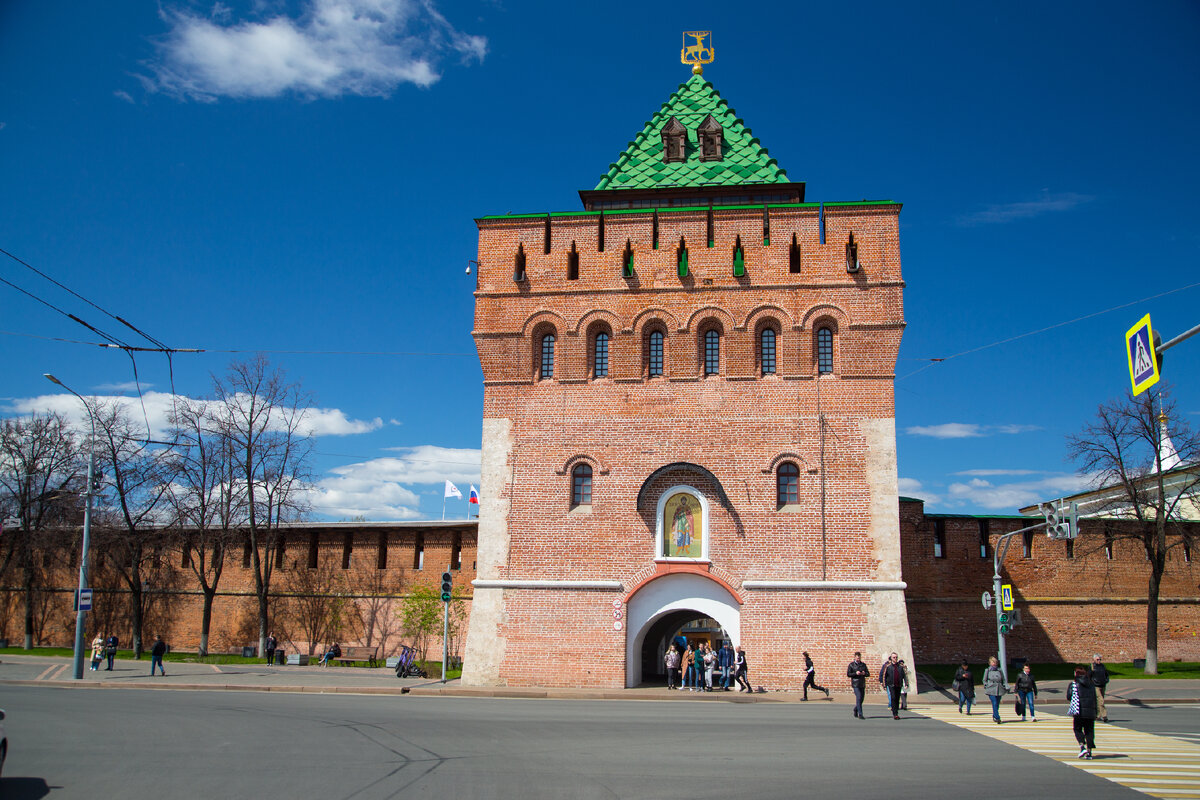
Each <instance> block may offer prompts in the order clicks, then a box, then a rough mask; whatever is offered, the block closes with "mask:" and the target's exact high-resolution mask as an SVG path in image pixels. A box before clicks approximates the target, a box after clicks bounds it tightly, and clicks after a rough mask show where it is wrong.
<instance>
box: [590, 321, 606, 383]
mask: <svg viewBox="0 0 1200 800" xmlns="http://www.w3.org/2000/svg"><path fill="white" fill-rule="evenodd" d="M592 363H593V373H592V374H593V375H595V377H597V378H607V377H608V333H607V332H605V331H600V332H599V333H597V334H596V346H595V355H594V356H593V357H592Z"/></svg>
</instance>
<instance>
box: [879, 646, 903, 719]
mask: <svg viewBox="0 0 1200 800" xmlns="http://www.w3.org/2000/svg"><path fill="white" fill-rule="evenodd" d="M879 682H880V683H882V684H883V686H884V688H886V689H887V690H888V705H889V706H891V708H892V719H900V690H901V689H902V688H904V667H902V666H900V656H899V655H897V654H896V653H892V654H891V655H890V656H888V660H887V661H886V662H884V665H883V668H882V669H881V670H879Z"/></svg>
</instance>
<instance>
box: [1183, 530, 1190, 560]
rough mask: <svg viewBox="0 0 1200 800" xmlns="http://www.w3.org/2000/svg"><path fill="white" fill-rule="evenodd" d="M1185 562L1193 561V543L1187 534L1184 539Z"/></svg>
mask: <svg viewBox="0 0 1200 800" xmlns="http://www.w3.org/2000/svg"><path fill="white" fill-rule="evenodd" d="M1183 563H1185V564H1190V563H1192V543H1191V541H1190V540H1188V538H1187V537H1186V536H1185V537H1184V539H1183Z"/></svg>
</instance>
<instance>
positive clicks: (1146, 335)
mask: <svg viewBox="0 0 1200 800" xmlns="http://www.w3.org/2000/svg"><path fill="white" fill-rule="evenodd" d="M1125 352H1126V355H1127V356H1128V357H1129V380H1130V381H1131V382H1132V384H1133V396H1134V397H1137V396H1138V395H1139V394H1141V393H1142V392H1144V391H1146V390H1147V389H1149V388H1150V387H1151V386H1153V385H1154V384H1156V383H1158V357H1157V355H1156V354H1155V352H1154V332H1153V331H1152V330H1151V329H1150V315H1149V314H1147V315H1146V316H1144V317H1142V318H1141V319H1140V320H1138V324H1137V325H1134V326H1133V327H1132V328H1130V329H1129V330H1128V331H1126V332H1125Z"/></svg>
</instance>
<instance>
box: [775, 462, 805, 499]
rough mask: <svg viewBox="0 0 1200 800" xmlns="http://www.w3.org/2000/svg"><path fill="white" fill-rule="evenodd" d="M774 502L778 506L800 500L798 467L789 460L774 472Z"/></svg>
mask: <svg viewBox="0 0 1200 800" xmlns="http://www.w3.org/2000/svg"><path fill="white" fill-rule="evenodd" d="M775 502H776V504H777V505H778V506H779V507H780V508H783V507H784V506H792V505H796V504H797V503H799V502H800V468H799V467H797V466H796V465H795V464H793V463H792V462H790V461H785V462H784V463H782V464H780V465H779V469H778V470H776V472H775Z"/></svg>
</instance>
